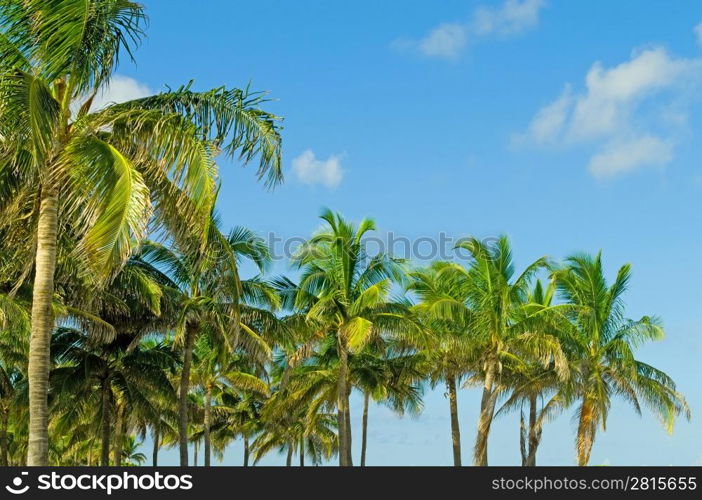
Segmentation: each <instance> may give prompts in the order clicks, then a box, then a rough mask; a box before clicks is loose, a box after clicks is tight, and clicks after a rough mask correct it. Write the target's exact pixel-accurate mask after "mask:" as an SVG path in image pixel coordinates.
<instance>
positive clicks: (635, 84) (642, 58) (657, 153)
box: [518, 47, 702, 177]
mask: <svg viewBox="0 0 702 500" xmlns="http://www.w3.org/2000/svg"><path fill="white" fill-rule="evenodd" d="M701 78H702V58H696V59H686V58H680V57H676V56H675V55H672V54H670V53H669V52H668V51H666V50H665V49H664V48H662V47H652V48H647V49H645V50H640V51H635V52H633V53H632V55H631V58H630V59H629V60H627V61H625V62H622V63H620V64H618V65H615V66H613V67H609V68H608V67H605V66H604V65H603V64H602V63H600V62H596V63H594V64H593V65H592V66H591V67H590V70H589V71H588V72H587V74H586V76H585V84H584V88H583V89H582V90H581V91H580V92H573V90H572V87H571V86H570V85H566V86H565V89H564V90H563V92H562V93H561V95H560V96H559V97H558V98H556V99H555V100H554V101H552V102H551V103H549V104H547V105H546V106H544V107H543V108H541V109H540V110H539V111H537V112H536V113H535V115H534V117H533V118H532V120H531V122H530V124H529V126H528V128H527V131H526V132H525V133H524V134H521V135H519V136H518V137H519V139H520V140H521V141H520V142H522V143H524V142H531V143H533V144H536V145H539V146H543V145H560V146H564V147H570V146H575V145H591V146H594V147H595V150H594V152H593V156H592V157H591V159H590V161H589V170H590V172H591V173H592V174H593V175H596V176H600V177H601V176H607V175H616V174H621V173H625V172H630V171H633V170H636V169H637V168H638V167H644V166H663V165H666V164H667V163H670V162H671V161H672V160H673V153H674V143H675V142H677V140H676V139H677V136H678V134H679V133H680V131H681V130H682V129H683V128H684V127H685V125H686V110H684V109H681V105H683V104H684V105H686V106H689V103H688V102H687V99H686V92H687V89H688V87H689V86H690V85H694V84H697V83H699V81H700V79H701Z"/></svg>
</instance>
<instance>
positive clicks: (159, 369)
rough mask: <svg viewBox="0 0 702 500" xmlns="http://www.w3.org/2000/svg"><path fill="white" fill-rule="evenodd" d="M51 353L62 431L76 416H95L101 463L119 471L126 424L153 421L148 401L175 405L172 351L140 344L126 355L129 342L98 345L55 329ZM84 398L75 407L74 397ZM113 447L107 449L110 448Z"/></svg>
mask: <svg viewBox="0 0 702 500" xmlns="http://www.w3.org/2000/svg"><path fill="white" fill-rule="evenodd" d="M53 344H54V345H53V349H54V351H55V356H56V359H57V363H58V366H57V368H55V369H54V370H52V374H51V383H52V387H53V389H54V390H55V391H56V392H57V394H58V395H59V397H58V398H57V400H56V413H57V417H58V418H59V420H60V421H63V422H64V423H63V424H60V425H59V428H58V429H57V430H58V431H59V432H61V434H67V432H66V431H65V429H67V428H68V427H69V426H71V425H73V424H74V423H76V422H79V421H80V415H82V414H84V413H90V412H91V408H92V409H93V410H95V409H96V410H97V412H95V413H96V417H98V418H96V419H95V423H96V424H98V425H96V426H95V427H94V428H95V430H98V429H100V430H101V432H102V437H101V439H102V448H101V463H102V465H109V464H110V451H111V449H112V452H113V464H114V465H119V462H120V460H121V458H122V445H123V440H124V438H125V429H126V428H127V424H128V419H129V418H130V417H131V418H133V417H135V416H136V414H138V413H146V414H148V415H149V416H153V415H154V414H155V413H156V412H157V411H158V408H154V407H153V405H152V403H151V402H152V401H153V400H154V399H157V398H159V397H161V398H169V399H170V400H172V401H175V394H174V392H173V387H172V386H171V384H170V381H169V380H168V374H169V371H172V370H174V369H175V364H176V362H177V359H176V358H175V356H174V355H173V352H172V350H171V349H170V348H169V347H167V346H165V345H163V344H160V343H154V342H151V341H142V342H141V343H139V344H138V345H137V346H136V347H134V348H132V349H128V347H129V346H130V345H131V344H132V339H130V338H128V337H125V336H118V337H117V338H116V339H115V340H114V341H113V342H111V343H109V344H98V345H96V344H95V342H94V341H92V340H91V339H90V335H88V334H85V333H84V332H81V331H78V330H74V329H71V328H65V327H63V328H60V329H59V331H58V332H57V334H56V335H55V336H54V342H53ZM76 393H79V394H84V395H85V397H84V398H82V399H81V401H80V402H76V401H75V398H74V394H76ZM110 444H112V447H110Z"/></svg>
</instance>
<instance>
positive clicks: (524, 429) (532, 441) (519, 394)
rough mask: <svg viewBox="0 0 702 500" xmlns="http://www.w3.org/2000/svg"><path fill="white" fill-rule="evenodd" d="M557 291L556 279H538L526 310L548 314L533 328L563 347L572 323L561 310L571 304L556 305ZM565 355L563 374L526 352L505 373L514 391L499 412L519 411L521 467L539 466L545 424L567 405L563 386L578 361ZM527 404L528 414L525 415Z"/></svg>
mask: <svg viewBox="0 0 702 500" xmlns="http://www.w3.org/2000/svg"><path fill="white" fill-rule="evenodd" d="M555 290H556V286H555V282H554V281H551V282H550V283H549V284H548V286H546V287H545V288H544V286H543V284H542V283H541V280H536V283H535V285H534V287H533V289H532V290H531V291H530V293H529V297H528V302H529V305H528V306H527V307H525V309H524V311H523V312H524V313H525V314H526V315H529V314H531V312H532V310H533V309H534V308H535V309H537V310H544V311H545V312H546V314H541V315H539V316H538V320H537V321H535V322H534V321H532V328H534V329H535V330H537V331H540V332H542V333H546V334H549V335H551V336H553V337H554V338H556V339H558V341H559V342H560V344H561V346H563V345H564V344H565V343H567V335H568V332H569V331H570V328H571V325H570V323H569V322H568V319H567V318H566V317H565V315H564V314H562V312H564V311H566V310H568V309H570V307H569V306H568V305H567V304H562V305H554V303H553V300H554V294H555ZM563 354H564V355H565V356H566V359H567V363H568V365H567V366H568V368H567V369H566V370H565V371H563V370H561V372H560V373H559V372H558V371H556V369H555V365H554V364H550V365H549V366H543V365H542V364H541V363H539V362H538V361H533V360H531V359H530V358H529V353H528V352H527V353H525V354H524V355H523V356H520V357H519V358H517V359H516V361H518V362H516V363H513V364H512V365H511V366H510V369H509V372H508V373H505V374H504V377H505V379H506V382H507V383H506V385H507V386H509V387H510V389H511V394H510V395H509V397H508V398H507V400H506V401H505V403H504V404H503V406H502V408H500V410H499V411H498V412H497V414H504V413H506V412H508V411H511V410H514V409H518V410H519V411H520V415H519V417H520V418H519V424H520V425H519V451H520V454H521V458H522V466H529V467H533V466H535V465H536V452H537V450H538V447H539V444H540V443H541V435H542V431H543V426H544V423H545V422H546V421H547V420H549V419H552V418H554V417H555V416H556V415H557V414H558V413H559V412H560V411H562V410H563V409H565V407H566V402H565V400H564V398H563V389H564V388H566V387H567V386H568V384H569V383H570V382H571V372H572V371H573V369H574V368H575V366H576V365H577V362H578V360H577V359H570V358H568V352H567V351H564V352H563ZM525 407H526V410H527V414H528V417H526V418H525V416H524V408H525Z"/></svg>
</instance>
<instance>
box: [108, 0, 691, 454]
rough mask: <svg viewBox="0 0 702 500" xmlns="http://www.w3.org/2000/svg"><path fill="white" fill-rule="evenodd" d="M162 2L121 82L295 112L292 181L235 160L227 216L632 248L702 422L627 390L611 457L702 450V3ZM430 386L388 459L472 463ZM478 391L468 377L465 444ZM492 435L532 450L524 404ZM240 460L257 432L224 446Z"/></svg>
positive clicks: (521, 247)
mask: <svg viewBox="0 0 702 500" xmlns="http://www.w3.org/2000/svg"><path fill="white" fill-rule="evenodd" d="M144 4H145V5H146V8H147V11H148V14H149V16H150V27H149V30H148V34H149V38H148V40H147V41H146V42H145V43H144V45H143V46H142V47H141V49H140V50H139V51H138V52H137V64H136V65H131V64H127V63H123V64H122V66H121V67H120V69H119V75H118V76H117V77H116V78H115V80H114V81H113V84H112V87H111V88H110V90H109V93H108V95H106V96H103V97H104V99H106V100H121V99H125V98H129V97H136V96H140V95H144V94H145V93H149V92H153V91H158V90H160V89H164V88H165V86H166V85H169V86H172V87H174V86H178V85H180V84H182V83H186V82H187V81H188V80H190V79H194V80H195V85H196V87H197V88H203V89H204V88H209V87H212V86H219V85H226V86H238V87H240V86H245V85H246V84H247V83H249V82H251V85H252V88H254V89H260V90H268V91H270V96H271V98H273V99H275V100H274V101H273V102H271V103H269V105H268V109H269V110H271V111H273V112H275V113H277V114H279V115H281V116H283V117H284V118H285V121H284V126H285V129H284V131H283V136H284V163H285V171H286V182H285V184H284V185H282V186H281V187H279V188H278V189H276V190H275V191H274V192H267V191H265V190H264V189H263V187H262V186H261V185H260V184H257V183H256V181H255V178H254V175H253V174H254V172H253V170H254V169H253V168H250V169H247V170H242V169H241V168H239V166H238V165H236V164H233V163H229V162H226V161H225V162H223V163H222V177H223V182H224V185H223V189H222V193H221V196H220V202H219V209H220V211H221V213H222V216H223V219H224V221H225V223H226V225H227V226H233V225H244V226H247V227H249V228H251V229H253V230H255V231H257V232H258V233H260V234H262V235H266V234H268V233H274V234H276V235H278V236H280V237H282V238H286V237H288V238H289V237H294V236H306V235H308V234H310V233H311V232H312V231H313V230H314V229H315V228H316V227H318V225H319V223H318V219H317V218H316V217H317V215H318V214H319V212H320V209H321V208H322V207H330V208H332V209H334V210H338V211H341V212H342V213H343V214H344V215H345V216H347V217H348V218H351V219H355V220H358V219H360V218H361V217H363V216H372V217H374V218H375V219H376V221H377V223H378V226H379V229H380V232H381V233H382V234H386V233H387V232H389V231H393V232H394V233H396V234H398V235H404V236H407V237H408V238H413V239H416V238H420V237H430V238H434V237H437V236H438V234H439V233H440V232H443V233H446V234H448V235H452V236H454V237H460V236H466V235H468V234H474V235H477V236H481V237H489V236H494V235H497V234H502V233H504V234H507V235H509V236H510V238H511V239H512V242H513V245H514V248H515V255H516V258H517V263H518V264H526V263H528V262H530V261H531V260H533V259H535V258H537V257H539V256H541V255H549V256H551V257H553V258H554V259H560V258H562V257H564V256H566V255H568V254H569V253H571V252H574V251H581V250H582V251H590V252H595V251H598V250H600V249H602V250H603V254H604V259H605V262H606V265H607V269H608V271H609V272H610V273H614V272H615V271H616V268H617V267H618V266H620V265H621V264H623V263H625V262H630V263H631V264H632V265H633V280H632V282H631V290H630V292H629V293H628V295H627V305H628V312H629V315H630V316H631V317H639V316H641V315H643V314H658V315H660V316H661V317H662V318H663V320H664V322H665V325H666V329H667V334H668V338H667V340H665V341H664V342H662V343H659V344H656V345H651V346H647V347H646V348H643V349H641V351H640V358H641V359H643V360H645V361H647V362H650V363H652V364H654V365H656V366H658V367H659V368H662V369H664V370H665V371H667V372H668V373H670V374H671V375H672V376H673V377H674V378H675V379H676V380H677V381H679V388H680V390H681V391H682V392H683V393H684V394H685V395H686V396H687V398H688V401H689V403H690V406H691V407H692V411H693V420H692V422H691V423H687V422H680V423H679V424H678V425H677V426H676V430H675V433H674V435H673V436H668V435H667V434H666V433H665V431H664V430H663V428H662V427H661V426H660V425H659V424H658V422H657V421H656V420H655V418H653V417H652V416H651V415H650V414H644V417H643V418H639V417H638V416H637V415H636V414H635V413H634V412H633V411H632V410H631V409H629V408H627V407H625V406H623V405H622V404H615V406H614V407H613V409H612V413H611V417H610V419H609V421H608V427H607V432H606V433H601V434H600V435H599V436H598V438H597V441H596V443H595V447H594V450H593V453H592V463H593V464H604V463H608V464H612V465H615V464H639V465H666V464H676V465H685V464H693V463H696V464H700V463H702V430H700V429H701V428H700V426H699V425H698V424H696V421H697V419H699V418H702V414H701V413H700V412H702V388H700V384H699V381H700V380H702V364H701V363H700V362H699V361H700V359H702V340H701V337H700V328H701V327H702V307H700V301H701V300H702V294H700V291H699V285H698V284H699V283H700V281H701V280H702V266H701V265H700V263H699V258H698V256H699V255H700V253H702V236H701V235H700V230H699V228H700V227H701V224H700V223H701V222H702V221H701V220H700V219H701V218H702V210H701V209H702V162H701V160H702V146H700V144H701V141H700V139H701V138H702V122H701V120H702V115H701V114H700V111H701V109H702V108H701V106H700V104H701V103H700V98H699V96H700V95H702V94H701V93H700V83H702V27H700V28H698V29H697V30H696V29H695V28H696V26H698V25H699V23H700V22H702V5H700V3H699V2H698V1H695V0H690V1H686V0H676V1H675V2H670V1H667V0H649V1H647V2H641V1H637V0H619V1H617V2H611V1H609V0H589V1H587V2H585V1H582V2H572V1H567V0H548V1H539V0H521V1H517V0H508V1H506V2H505V1H503V0H494V1H489V0H483V1H468V0H444V1H442V2H429V1H427V0H424V1H399V0H395V1H385V2H377V1H364V0H357V1H355V2H330V1H321V0H320V1H310V0H298V1H296V2H286V1H272V0H259V1H257V2H234V1H228V0H222V1H217V0H210V1H208V2H198V5H197V8H194V7H193V4H192V3H191V2H188V1H186V0H168V1H166V0H144ZM700 26H702V25H700ZM275 270H276V271H280V272H283V271H285V264H284V263H282V262H279V263H277V264H276V268H275ZM354 403H355V404H354V408H353V410H354V413H355V414H354V425H355V424H356V423H358V422H359V420H360V407H359V402H358V401H357V400H354ZM425 403H426V409H425V411H424V413H423V414H422V415H421V416H420V417H419V418H416V419H411V418H403V419H398V418H396V417H394V416H393V415H392V414H391V413H390V412H389V411H388V410H386V409H384V408H382V407H373V408H372V409H371V413H370V442H369V451H368V453H369V458H368V462H369V464H372V465H382V464H405V465H424V464H427V465H429V464H449V463H450V462H451V450H450V434H449V420H448V402H447V400H446V399H445V398H444V396H443V392H442V391H441V390H436V391H428V392H427V394H426V398H425ZM478 404H479V403H478V394H477V391H475V390H463V391H461V392H460V394H459V412H460V421H461V425H462V436H463V446H464V460H465V461H468V460H469V458H470V456H471V449H472V444H473V439H474V431H475V426H476V419H477V408H478ZM570 417H571V415H570V414H564V415H563V416H561V417H560V418H558V419H557V420H556V421H554V422H553V423H550V424H548V425H547V427H546V428H545V430H544V438H543V444H542V447H541V448H540V455H539V463H541V464H544V465H546V464H549V465H550V464H573V463H574V443H573V441H574V430H575V426H574V423H573V422H572V421H571V418H570ZM356 436H357V439H356V443H355V445H356V446H357V445H358V444H359V439H358V437H360V433H359V432H356ZM490 446H491V450H490V458H491V463H492V464H505V465H508V464H518V462H519V450H518V424H517V421H516V418H515V417H505V418H502V419H500V420H498V421H497V422H496V424H495V425H494V427H493V433H492V438H491V443H490ZM164 460H165V463H176V456H175V453H172V452H164ZM283 460H284V458H283V457H278V456H275V455H272V456H270V457H268V458H266V459H265V460H264V463H266V464H281V463H282V462H283ZM240 461H241V447H240V446H239V445H238V444H236V445H233V446H232V448H231V450H230V451H229V452H228V453H227V454H226V456H225V460H224V462H223V463H225V464H239V463H240Z"/></svg>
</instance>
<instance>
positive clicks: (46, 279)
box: [27, 188, 58, 466]
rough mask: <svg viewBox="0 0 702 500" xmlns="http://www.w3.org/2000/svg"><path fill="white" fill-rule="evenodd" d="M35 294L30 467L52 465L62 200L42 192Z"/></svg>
mask: <svg viewBox="0 0 702 500" xmlns="http://www.w3.org/2000/svg"><path fill="white" fill-rule="evenodd" d="M40 203H41V206H40V209H39V221H38V225H37V249H36V257H35V269H34V288H33V292H32V333H31V337H30V339H29V366H28V377H29V439H28V445H27V465H29V466H34V465H44V466H46V465H49V409H48V394H49V346H50V341H51V331H52V329H53V327H54V315H53V311H52V308H51V302H52V299H53V294H54V273H55V272H56V240H57V237H58V197H57V194H56V192H55V191H54V190H53V189H50V188H46V189H43V190H42V194H41V202H40Z"/></svg>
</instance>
